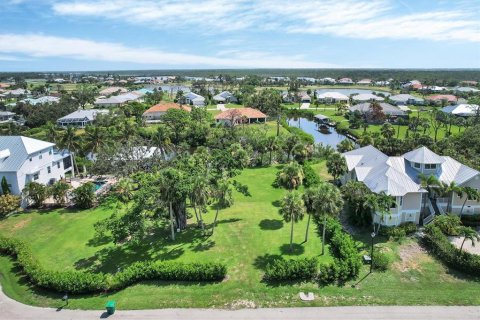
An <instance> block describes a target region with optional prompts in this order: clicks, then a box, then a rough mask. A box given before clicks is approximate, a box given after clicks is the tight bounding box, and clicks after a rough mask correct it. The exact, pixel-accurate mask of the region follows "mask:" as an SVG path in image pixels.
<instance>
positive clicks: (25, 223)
mask: <svg viewBox="0 0 480 320" xmlns="http://www.w3.org/2000/svg"><path fill="white" fill-rule="evenodd" d="M30 220H32V219H31V218H28V219H25V220H22V221H19V222H18V223H16V224H15V225H14V226H13V230H18V229H22V228H23V227H25V226H26V225H27V224H29V223H30Z"/></svg>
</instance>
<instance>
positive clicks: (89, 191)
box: [72, 182, 95, 209]
mask: <svg viewBox="0 0 480 320" xmlns="http://www.w3.org/2000/svg"><path fill="white" fill-rule="evenodd" d="M72 201H73V203H74V205H75V206H76V207H78V208H80V209H88V208H91V207H93V204H94V203H95V185H94V184H93V183H91V182H87V183H84V184H82V185H81V186H80V187H78V188H77V189H75V190H73V191H72Z"/></svg>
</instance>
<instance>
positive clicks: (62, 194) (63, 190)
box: [50, 180, 70, 206]
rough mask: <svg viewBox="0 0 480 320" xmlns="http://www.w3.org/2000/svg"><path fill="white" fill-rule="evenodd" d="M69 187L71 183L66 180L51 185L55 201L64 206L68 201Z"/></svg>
mask: <svg viewBox="0 0 480 320" xmlns="http://www.w3.org/2000/svg"><path fill="white" fill-rule="evenodd" d="M69 189H70V185H69V184H68V183H66V182H65V181H64V180H59V181H57V182H55V183H54V184H53V185H52V186H51V187H50V193H51V195H52V197H53V199H54V200H55V202H56V203H57V204H58V205H60V206H62V205H64V204H65V203H66V202H67V194H68V190H69Z"/></svg>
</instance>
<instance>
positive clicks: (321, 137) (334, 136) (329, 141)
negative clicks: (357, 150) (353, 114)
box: [288, 118, 348, 149]
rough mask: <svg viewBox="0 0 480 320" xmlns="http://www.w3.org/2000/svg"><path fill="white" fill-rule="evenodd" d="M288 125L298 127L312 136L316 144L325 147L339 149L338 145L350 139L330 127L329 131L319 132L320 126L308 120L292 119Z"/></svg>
mask: <svg viewBox="0 0 480 320" xmlns="http://www.w3.org/2000/svg"><path fill="white" fill-rule="evenodd" d="M288 125H289V126H291V127H297V128H300V129H302V130H303V131H304V132H306V133H308V134H311V135H312V136H313V138H314V140H315V143H322V144H323V145H324V146H327V145H328V146H331V147H333V148H335V149H337V145H338V144H339V143H340V142H342V141H343V140H345V139H348V138H347V137H346V136H344V135H343V134H340V133H338V132H337V131H336V130H335V128H332V127H329V128H328V131H324V130H321V131H319V130H318V124H317V123H316V122H314V121H312V120H308V119H307V118H290V119H288Z"/></svg>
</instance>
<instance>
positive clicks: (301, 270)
mask: <svg viewBox="0 0 480 320" xmlns="http://www.w3.org/2000/svg"><path fill="white" fill-rule="evenodd" d="M317 266H318V261H317V259H315V258H304V259H298V260H295V259H289V260H285V259H278V260H275V261H274V262H273V263H270V264H268V265H267V269H266V270H265V275H264V277H263V279H264V280H265V281H270V282H271V281H288V280H312V279H314V278H315V276H316V274H317Z"/></svg>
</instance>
